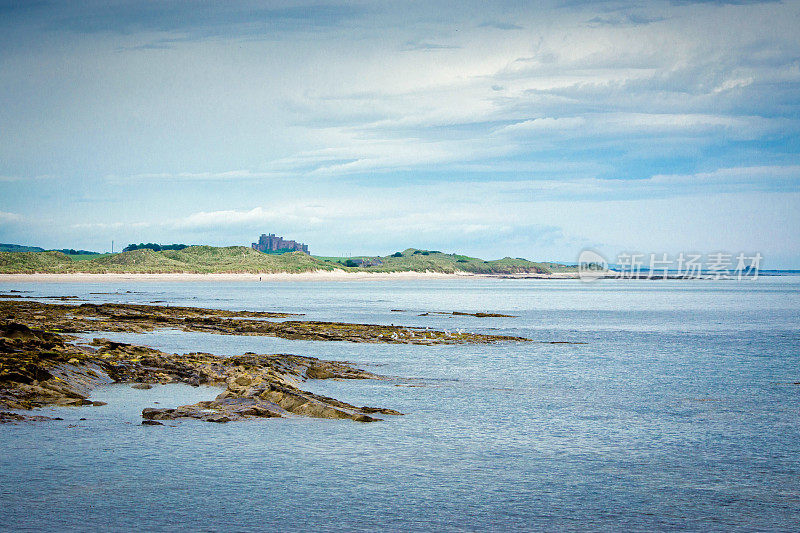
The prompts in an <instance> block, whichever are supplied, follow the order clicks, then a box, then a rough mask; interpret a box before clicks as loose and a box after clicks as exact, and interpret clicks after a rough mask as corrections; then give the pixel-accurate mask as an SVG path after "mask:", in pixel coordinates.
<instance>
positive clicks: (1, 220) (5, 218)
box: [0, 211, 22, 224]
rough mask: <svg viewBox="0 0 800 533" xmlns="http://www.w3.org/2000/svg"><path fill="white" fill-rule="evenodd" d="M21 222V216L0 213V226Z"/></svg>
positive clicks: (4, 212)
mask: <svg viewBox="0 0 800 533" xmlns="http://www.w3.org/2000/svg"><path fill="white" fill-rule="evenodd" d="M21 220H22V216H21V215H18V214H17V213H9V212H6V211H0V224H11V223H14V222H20V221H21Z"/></svg>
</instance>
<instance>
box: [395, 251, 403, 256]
mask: <svg viewBox="0 0 800 533" xmlns="http://www.w3.org/2000/svg"><path fill="white" fill-rule="evenodd" d="M392 257H403V254H402V253H401V252H395V253H393V254H392Z"/></svg>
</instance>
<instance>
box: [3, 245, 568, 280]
mask: <svg viewBox="0 0 800 533" xmlns="http://www.w3.org/2000/svg"><path fill="white" fill-rule="evenodd" d="M415 251H418V250H417V249H415V248H409V249H407V250H404V251H403V252H402V255H401V256H400V257H392V256H391V255H388V256H384V257H378V259H379V260H380V261H381V264H380V265H376V266H369V267H346V266H344V265H343V264H342V263H344V262H345V261H347V260H348V259H357V258H361V259H374V258H375V256H360V257H330V256H329V257H323V256H309V255H307V254H304V253H302V252H289V253H285V254H264V253H261V252H258V251H256V250H253V249H252V248H247V247H244V246H228V247H224V248H219V247H214V246H190V247H188V248H185V249H183V250H163V251H160V252H155V251H153V250H146V249H144V250H134V251H131V252H122V253H116V254H100V255H80V256H68V255H65V254H63V253H61V252H0V273H36V272H41V273H70V272H87V273H105V272H118V273H148V274H155V273H177V272H189V273H240V272H241V273H244V272H249V273H278V272H288V273H299V272H311V271H315V270H329V271H330V270H334V269H339V270H345V271H347V272H407V271H415V272H425V271H428V272H442V273H454V272H472V273H476V274H514V273H531V272H538V273H549V272H553V271H569V270H564V269H568V268H570V267H565V266H564V265H559V264H557V263H536V262H533V261H528V260H526V259H520V258H511V257H504V258H503V259H496V260H492V261H484V260H483V259H478V258H474V257H468V256H465V255H458V254H445V253H442V252H434V251H428V250H425V252H427V254H423V253H416V254H415V253H414V252H415ZM420 252H422V251H421V250H420ZM340 262H341V263H340Z"/></svg>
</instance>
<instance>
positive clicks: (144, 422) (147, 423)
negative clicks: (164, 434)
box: [142, 420, 164, 426]
mask: <svg viewBox="0 0 800 533" xmlns="http://www.w3.org/2000/svg"><path fill="white" fill-rule="evenodd" d="M142 425H143V426H163V425H164V424H162V423H161V422H157V421H155V420H142Z"/></svg>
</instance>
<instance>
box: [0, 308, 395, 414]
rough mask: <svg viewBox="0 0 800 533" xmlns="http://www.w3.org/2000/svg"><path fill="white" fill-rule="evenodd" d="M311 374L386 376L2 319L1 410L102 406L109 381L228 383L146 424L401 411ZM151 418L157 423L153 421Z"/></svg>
mask: <svg viewBox="0 0 800 533" xmlns="http://www.w3.org/2000/svg"><path fill="white" fill-rule="evenodd" d="M306 379H382V377H381V376H378V375H376V374H372V373H370V372H366V371H364V370H360V369H357V368H354V367H352V366H350V365H349V364H347V363H344V362H339V361H322V360H320V359H316V358H313V357H302V356H297V355H282V354H281V355H263V354H254V353H246V354H244V355H240V356H235V357H220V356H216V355H212V354H206V353H191V354H186V355H177V354H168V353H164V352H161V351H159V350H155V349H153V348H149V347H146V346H136V345H131V344H126V343H121V342H113V341H110V340H108V339H102V338H98V339H94V340H93V341H92V343H91V344H89V345H81V344H73V343H71V342H69V339H68V338H67V337H65V336H64V335H60V334H57V333H53V332H48V331H44V330H41V329H34V328H29V327H28V326H26V325H24V324H20V323H17V322H9V321H6V322H4V323H2V324H0V409H15V410H30V409H34V408H37V407H44V406H48V405H60V406H98V405H102V403H101V402H93V401H91V400H89V399H88V396H89V394H90V393H91V390H92V389H93V388H94V387H96V386H99V385H104V384H110V383H132V384H134V385H133V386H134V387H136V388H150V387H151V386H152V385H154V384H167V383H186V384H189V385H196V386H199V385H222V386H224V387H225V390H224V391H223V392H222V393H221V394H220V395H219V396H217V397H216V398H215V399H213V400H210V401H204V402H199V403H197V404H194V405H186V406H181V407H177V408H165V409H145V410H144V411H143V412H142V417H143V418H144V419H145V421H154V420H172V419H179V418H196V419H200V420H205V421H208V422H230V421H233V420H243V419H246V418H272V417H287V416H292V415H300V416H308V417H315V418H335V419H350V420H355V421H357V422H373V421H376V420H379V419H378V418H375V417H374V416H372V415H375V414H388V415H399V414H401V413H399V412H397V411H394V410H392V409H383V408H376V407H357V406H354V405H350V404H348V403H345V402H340V401H338V400H335V399H333V398H327V397H324V396H319V395H316V394H312V393H310V392H306V391H303V390H301V389H299V388H298V387H297V385H298V383H300V382H302V381H304V380H306ZM43 419H45V417H41V416H31V415H23V414H20V413H10V412H2V413H0V421H5V422H14V421H20V420H43ZM151 423H152V422H151Z"/></svg>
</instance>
